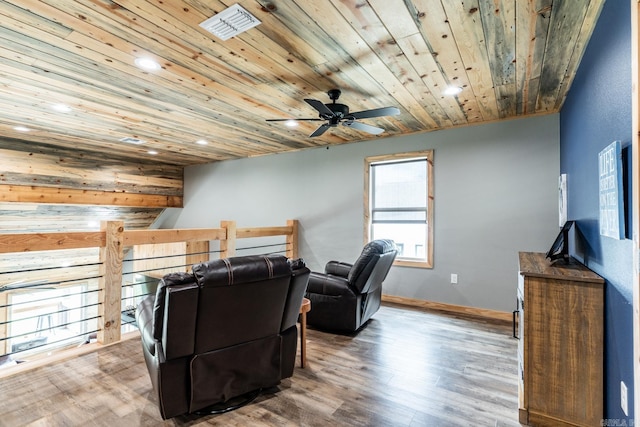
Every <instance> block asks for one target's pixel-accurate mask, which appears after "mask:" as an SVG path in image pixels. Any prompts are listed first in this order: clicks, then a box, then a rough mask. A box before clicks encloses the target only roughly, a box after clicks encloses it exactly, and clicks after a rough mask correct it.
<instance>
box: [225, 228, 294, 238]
mask: <svg viewBox="0 0 640 427" xmlns="http://www.w3.org/2000/svg"><path fill="white" fill-rule="evenodd" d="M237 233H238V239H246V238H249V237H269V236H288V235H290V234H291V233H292V230H291V227H259V228H238V230H237Z"/></svg>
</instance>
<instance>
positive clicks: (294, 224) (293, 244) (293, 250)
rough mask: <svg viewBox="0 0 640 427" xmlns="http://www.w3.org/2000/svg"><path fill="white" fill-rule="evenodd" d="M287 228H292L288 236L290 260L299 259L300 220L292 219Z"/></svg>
mask: <svg viewBox="0 0 640 427" xmlns="http://www.w3.org/2000/svg"><path fill="white" fill-rule="evenodd" d="M287 227H289V228H291V234H287V253H286V256H287V258H289V259H296V258H298V220H297V219H290V220H288V221H287Z"/></svg>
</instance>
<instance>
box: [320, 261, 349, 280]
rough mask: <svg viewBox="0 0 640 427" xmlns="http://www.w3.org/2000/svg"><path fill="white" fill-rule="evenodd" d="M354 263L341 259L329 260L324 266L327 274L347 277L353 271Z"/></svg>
mask: <svg viewBox="0 0 640 427" xmlns="http://www.w3.org/2000/svg"><path fill="white" fill-rule="evenodd" d="M351 267H353V265H352V264H349V263H346V262H340V261H329V262H328V263H327V265H325V267H324V272H325V274H333V275H334V276H339V277H344V278H346V277H347V276H348V275H349V271H351Z"/></svg>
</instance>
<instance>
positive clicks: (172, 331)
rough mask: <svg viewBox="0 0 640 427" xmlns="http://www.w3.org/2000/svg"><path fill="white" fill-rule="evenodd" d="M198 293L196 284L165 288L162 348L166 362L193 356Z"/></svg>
mask: <svg viewBox="0 0 640 427" xmlns="http://www.w3.org/2000/svg"><path fill="white" fill-rule="evenodd" d="M198 293H199V287H198V285H197V284H196V283H190V284H186V285H181V286H171V287H167V288H166V294H165V306H164V323H163V325H162V347H163V348H164V352H165V356H166V358H167V360H171V359H175V358H178V357H182V356H188V355H190V354H193V351H194V347H195V334H196V317H197V313H198Z"/></svg>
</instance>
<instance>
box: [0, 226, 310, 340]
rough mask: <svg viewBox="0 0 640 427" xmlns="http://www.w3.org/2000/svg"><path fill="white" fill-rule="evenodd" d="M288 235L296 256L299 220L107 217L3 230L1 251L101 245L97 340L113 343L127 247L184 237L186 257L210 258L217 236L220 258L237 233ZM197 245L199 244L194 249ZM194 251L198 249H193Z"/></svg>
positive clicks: (2, 295) (2, 332)
mask: <svg viewBox="0 0 640 427" xmlns="http://www.w3.org/2000/svg"><path fill="white" fill-rule="evenodd" d="M270 236H284V237H285V246H286V253H285V256H287V257H288V258H297V257H298V245H297V241H298V222H297V220H288V221H287V225H286V226H282V227H255V228H237V226H236V223H235V221H222V222H221V223H220V227H219V228H210V229H209V228H208V229H175V230H173V229H169V230H168V229H162V230H125V229H124V223H123V222H122V221H105V222H103V223H102V224H101V229H100V231H93V232H56V233H25V234H0V254H3V257H6V256H8V255H7V254H19V253H27V252H36V251H59V250H69V249H85V248H87V249H88V248H94V249H95V248H97V249H99V281H100V283H99V289H100V291H99V292H100V293H99V295H100V297H99V302H100V304H99V309H98V314H99V320H98V333H97V340H98V342H99V343H101V344H111V343H114V342H117V341H119V340H120V339H121V311H122V308H121V307H122V299H121V298H122V281H123V262H124V259H125V252H126V248H132V247H134V248H135V247H139V246H140V245H159V244H170V243H184V248H185V251H184V254H185V261H186V263H187V264H194V263H197V262H201V261H206V260H207V259H209V242H210V241H219V244H220V251H219V256H220V258H227V257H231V256H235V255H236V249H237V241H238V239H245V238H257V237H270ZM194 249H195V250H194ZM192 253H195V255H190V254H192ZM0 306H3V307H4V308H0V323H3V324H4V325H5V326H0V338H6V337H7V328H6V320H7V318H8V315H7V292H0Z"/></svg>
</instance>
